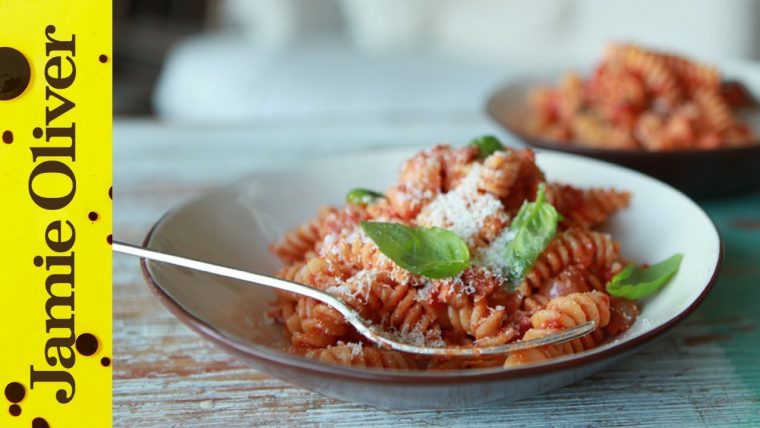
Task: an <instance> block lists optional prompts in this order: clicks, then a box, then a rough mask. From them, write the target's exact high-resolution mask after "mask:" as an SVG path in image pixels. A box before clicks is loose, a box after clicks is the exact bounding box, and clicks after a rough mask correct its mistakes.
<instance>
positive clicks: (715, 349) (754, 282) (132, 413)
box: [113, 113, 760, 427]
mask: <svg viewBox="0 0 760 428" xmlns="http://www.w3.org/2000/svg"><path fill="white" fill-rule="evenodd" d="M483 133H495V134H499V135H501V134H500V132H499V130H498V129H496V128H495V125H493V124H492V123H490V122H488V121H487V120H486V119H485V118H483V117H482V116H481V115H479V114H476V113H462V114H452V115H444V114H436V115H429V114H419V115H414V114H411V115H410V114H405V115H404V116H403V117H394V116H393V115H389V116H386V117H366V118H352V119H351V120H344V121H340V120H331V119H330V118H314V119H308V120H295V121H278V120H271V121H268V122H258V123H254V124H251V125H250V126H246V127H225V126H217V127H213V126H211V127H210V126H197V127H188V126H178V125H169V124H162V123H157V122H151V121H117V123H116V126H115V137H114V139H115V143H114V149H115V153H114V170H115V172H114V233H115V235H114V236H115V237H117V238H118V239H121V240H126V241H131V242H141V241H142V238H143V237H144V235H145V233H146V232H147V230H148V228H149V227H150V226H151V225H152V224H153V222H154V221H156V219H158V218H159V216H160V215H161V214H162V213H163V212H165V211H166V210H167V209H169V208H170V207H172V206H173V205H174V204H176V203H177V202H179V201H181V200H182V199H184V198H186V197H187V196H189V195H192V194H194V193H196V192H198V191H202V190H203V189H207V188H209V187H211V186H215V185H218V184H221V183H224V182H225V181H228V180H231V179H233V178H235V177H236V176H239V175H242V174H244V173H246V172H250V171H251V170H256V169H257V168H273V167H276V166H277V165H282V164H285V163H288V162H293V161H297V160H298V159H300V158H305V157H314V156H322V155H328V154H330V153H335V152H339V151H344V150H355V149H359V148H364V147H378V146H393V145H414V146H429V145H430V144H433V143H436V142H440V141H451V142H453V143H462V142H465V141H467V140H468V139H469V138H470V137H472V136H474V135H478V134H483ZM502 136H503V135H502ZM505 139H506V137H505ZM702 206H703V207H704V208H705V209H706V210H707V212H708V214H709V215H710V216H711V217H712V219H713V220H714V221H715V223H716V224H717V226H718V228H719V229H720V233H721V235H722V237H723V239H724V245H725V250H726V252H725V263H724V265H723V270H722V273H721V276H720V279H719V281H718V283H717V285H716V287H715V289H714V291H713V292H712V294H711V295H710V296H709V298H708V299H707V301H706V302H705V303H704V304H703V305H702V307H701V308H700V309H699V310H698V311H697V312H696V313H695V314H693V315H692V316H691V317H690V318H689V319H688V320H687V321H686V322H684V323H683V324H682V325H680V326H678V327H677V328H676V329H675V331H673V332H672V333H671V334H669V335H667V336H666V337H665V338H664V339H661V340H659V341H658V342H656V343H654V344H652V345H651V346H649V347H647V348H645V349H644V350H643V351H642V352H640V353H638V354H636V355H635V356H633V357H631V358H629V359H627V360H625V361H624V362H622V363H620V364H618V365H617V366H614V367H612V368H610V369H608V370H605V371H603V372H601V373H599V374H597V375H595V376H593V377H591V378H589V379H586V380H584V381H581V382H579V383H577V384H574V385H571V386H568V387H566V388H563V389H560V390H557V391H554V392H551V393H548V394H544V395H541V396H538V397H533V398H530V399H527V400H524V401H521V402H518V403H512V404H504V405H494V406H489V407H484V408H478V409H470V410H452V411H408V410H406V411H394V410H378V409H372V408H368V407H364V406H361V405H356V404H350V403H342V402H338V401H335V400H332V399H329V398H325V397H323V396H320V395H318V394H316V393H312V392H309V391H306V390H303V389H300V388H298V387H295V386H292V385H289V384H287V383H285V382H282V381H279V380H277V379H274V378H272V377H270V376H268V375H267V374H265V373H261V372H258V371H256V370H254V369H252V368H250V367H249V366H247V365H246V364H244V363H242V362H241V361H239V360H237V359H235V358H233V357H231V356H229V355H227V354H226V353H224V352H223V351H221V350H219V349H218V348H216V347H215V346H213V345H211V344H210V343H208V342H206V341H204V340H203V339H201V338H200V337H199V336H197V335H196V334H195V333H193V332H191V331H190V330H189V329H188V328H186V327H185V326H184V325H183V324H181V323H180V322H179V321H178V320H177V319H176V318H174V317H173V316H172V315H171V314H170V313H169V312H168V311H167V310H165V309H164V308H163V307H162V306H161V305H160V304H159V303H158V302H157V301H156V300H155V299H154V297H153V296H152V294H151V293H150V292H149V290H148V288H147V286H146V285H145V284H144V282H143V279H142V276H141V274H140V270H139V268H138V264H137V261H136V260H135V259H133V258H129V257H125V256H121V255H116V256H114V273H113V275H114V277H113V283H114V384H113V385H114V391H113V392H114V425H116V426H126V427H151V426H157V427H158V426H160V427H166V426H183V427H184V426H252V425H265V426H273V425H278V426H279V425H286V426H302V425H324V426H357V425H381V426H390V425H415V426H417V425H422V426H456V425H460V426H461V425H467V426H479V425H507V424H508V425H515V426H518V425H519V426H523V425H524V426H547V425H553V426H565V425H573V426H576V425H577V426H589V425H591V426H630V425H652V426H705V425H732V424H734V425H743V426H751V425H754V426H760V193H756V194H753V195H747V196H743V197H735V198H729V199H725V200H720V201H710V202H705V203H703V204H702Z"/></svg>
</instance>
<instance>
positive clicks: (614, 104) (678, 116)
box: [525, 44, 757, 151]
mask: <svg viewBox="0 0 760 428" xmlns="http://www.w3.org/2000/svg"><path fill="white" fill-rule="evenodd" d="M727 92H728V91H726V90H725V88H723V84H722V82H721V77H720V73H718V71H717V69H715V68H714V67H709V66H706V65H702V64H699V63H696V62H694V61H690V60H688V59H685V58H682V57H679V56H676V55H672V54H666V53H660V52H655V51H651V50H646V49H643V48H641V47H639V46H635V45H630V44H612V45H610V46H608V47H607V49H606V51H605V54H604V55H603V57H602V60H601V62H600V63H599V64H598V65H597V67H596V69H595V70H594V72H593V73H592V74H591V75H590V76H589V77H588V79H586V80H582V79H581V78H580V77H579V76H578V75H577V74H575V73H567V74H566V75H565V76H564V77H562V79H561V80H560V82H559V85H558V86H557V87H556V88H546V87H541V88H537V89H535V90H534V92H533V93H532V95H531V96H530V98H529V100H528V101H529V115H528V118H527V120H526V125H525V131H526V132H527V133H529V134H532V135H536V136H540V137H544V138H548V139H551V140H555V141H561V142H572V143H575V144H580V145H585V146H591V147H601V148H609V149H622V150H635V149H644V150H651V151H660V150H684V149H714V148H718V147H727V146H729V147H730V146H745V145H749V144H753V143H756V142H757V135H755V134H754V133H753V132H752V130H751V129H750V128H749V127H748V126H747V125H746V124H744V123H741V122H740V121H738V120H737V119H736V117H735V116H734V114H733V112H732V110H731V108H732V106H734V105H737V104H741V103H737V102H735V101H734V100H733V99H732V98H729V97H728V96H727V95H726V94H727ZM733 93H734V94H735V93H736V91H733ZM744 98H746V97H744Z"/></svg>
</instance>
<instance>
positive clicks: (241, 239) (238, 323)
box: [143, 149, 721, 409]
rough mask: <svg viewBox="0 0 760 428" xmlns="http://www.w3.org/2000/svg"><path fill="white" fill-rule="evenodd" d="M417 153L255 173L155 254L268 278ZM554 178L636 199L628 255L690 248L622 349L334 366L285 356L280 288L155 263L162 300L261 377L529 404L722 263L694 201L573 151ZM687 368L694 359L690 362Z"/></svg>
mask: <svg viewBox="0 0 760 428" xmlns="http://www.w3.org/2000/svg"><path fill="white" fill-rule="evenodd" d="M412 154H413V151H412V150H408V149H405V150H394V151H375V152H362V153H356V154H349V155H344V156H340V157H333V158H329V159H321V160H317V161H313V162H311V163H308V164H303V165H297V166H295V165H294V166H293V167H291V168H287V169H283V170H279V171H275V172H266V173H259V174H253V175H250V176H248V177H245V178H243V179H241V180H239V181H237V182H235V183H233V184H231V185H228V186H225V187H221V188H219V189H216V190H213V191H210V192H208V193H205V194H203V195H201V196H199V197H196V198H194V199H192V200H190V201H188V202H186V203H184V204H182V205H180V206H178V207H177V208H175V209H174V210H172V211H171V212H169V213H168V214H166V215H165V216H164V217H163V218H162V219H161V220H159V221H158V223H156V225H155V226H154V228H153V230H152V231H151V233H150V234H149V235H148V237H147V238H146V245H147V246H148V247H150V248H153V249H158V250H162V251H166V252H169V253H173V254H177V255H182V256H187V257H193V258H197V259H200V260H205V261H210V262H215V263H220V264H223V265H227V266H233V267H237V268H242V269H248V270H252V271H257V272H262V273H270V274H271V273H273V272H275V271H276V270H277V268H278V266H279V262H278V261H277V260H276V258H275V257H273V256H272V255H271V254H269V252H268V251H267V245H268V244H269V243H270V242H271V241H273V240H274V239H277V238H278V237H279V236H281V235H282V233H283V232H284V231H285V230H287V229H289V228H291V227H293V226H295V225H297V224H299V223H300V222H303V221H304V220H306V219H308V218H310V217H311V216H313V215H314V213H315V211H316V209H317V208H318V207H319V206H322V205H325V204H329V203H333V204H340V203H342V200H343V196H344V194H345V192H346V191H347V190H348V189H350V188H353V187H367V188H375V189H385V188H387V187H388V186H389V185H390V184H391V183H393V182H394V181H395V176H396V172H397V170H398V167H399V165H400V164H401V162H402V161H403V160H404V159H406V158H408V157H409V156H411V155H412ZM537 161H538V164H539V166H540V167H541V168H542V169H543V170H544V171H545V172H546V174H547V178H548V179H550V180H561V181H564V182H567V183H570V184H573V185H578V186H614V187H616V188H620V189H626V190H630V191H632V192H633V199H632V202H631V206H630V207H629V208H628V209H626V210H624V211H622V212H621V213H619V214H618V215H617V216H615V217H614V219H613V220H611V221H610V222H609V224H608V226H607V228H608V231H609V232H610V233H612V234H613V236H614V237H615V238H616V239H618V240H619V241H620V242H621V243H622V252H623V254H624V255H625V256H627V257H630V258H632V259H634V260H639V261H641V262H657V261H660V260H663V259H665V258H667V257H669V256H671V255H672V254H674V253H683V254H684V259H683V264H682V265H681V269H680V271H679V272H678V274H677V275H676V277H675V278H674V279H673V280H672V282H671V283H670V284H668V285H667V286H666V287H665V288H664V289H662V291H660V292H659V293H657V294H655V295H654V296H652V297H650V298H648V299H647V300H646V301H645V302H643V308H642V312H641V316H640V317H639V318H638V320H637V321H636V323H635V324H634V325H633V326H632V328H631V329H630V330H629V331H627V332H626V333H625V334H623V335H621V336H620V337H619V338H617V339H616V340H615V341H614V342H612V343H609V344H606V345H603V346H601V347H599V348H596V349H593V350H590V351H586V352H583V353H580V354H576V355H571V356H567V357H563V358H559V359H556V360H552V361H549V362H546V363H543V364H538V365H533V366H525V367H519V368H513V369H502V368H493V369H482V370H456V371H446V372H422V371H412V372H402V371H390V370H375V369H361V368H352V367H343V366H335V365H329V364H323V363H320V362H319V361H314V360H308V359H306V358H303V357H300V356H298V355H291V354H287V353H284V352H282V351H281V350H280V349H281V348H282V346H283V345H285V344H286V343H287V338H286V336H285V334H284V327H283V326H281V325H276V324H273V323H272V322H271V321H270V320H269V319H268V318H267V317H266V312H267V305H268V302H269V301H270V300H272V299H273V293H272V291H271V290H269V289H267V288H265V287H262V286H258V285H251V284H246V283H241V282H237V281H234V280H229V279H225V278H219V277H214V276H212V275H208V274H204V273H200V272H192V271H187V270H184V269H182V268H177V267H173V266H169V265H160V264H156V263H152V262H144V263H143V269H144V273H145V276H146V279H147V281H148V283H149V284H150V285H151V287H152V288H153V289H154V291H155V292H156V295H157V296H158V297H159V298H160V300H161V301H162V302H163V303H164V304H166V305H167V307H168V308H169V309H170V310H171V311H173V312H174V313H175V314H176V315H177V316H178V317H179V318H180V319H181V320H182V321H183V322H185V323H186V324H188V325H189V326H190V327H191V328H193V329H194V330H196V331H197V332H198V333H200V334H201V336H203V337H205V338H207V339H209V340H211V341H212V342H214V343H216V344H218V345H220V346H222V347H223V348H224V349H226V350H228V351H230V352H232V353H234V354H236V355H239V356H241V357H243V358H245V359H246V360H248V361H250V362H251V364H253V365H254V366H255V367H257V368H259V369H260V370H263V371H266V372H268V373H271V374H272V375H273V376H277V377H280V378H282V379H285V380H287V381H289V382H292V383H295V384H298V385H301V386H304V387H306V388H309V389H312V390H314V391H317V392H320V393H323V394H325V395H327V396H330V397H334V398H338V399H341V400H346V401H355V402H361V403H366V404H370V405H374V406H380V407H392V408H449V409H450V408H462V407H472V406H476V405H481V404H483V403H488V402H493V401H497V400H517V399H520V398H524V397H527V396H530V395H533V394H537V393H540V392H544V391H547V390H551V389H554V388H558V387H560V386H563V385H566V384H568V383H571V382H574V381H577V380H579V379H581V378H584V377H586V376H589V375H590V374H592V373H594V372H596V371H598V370H600V369H602V368H604V367H605V366H607V365H609V364H611V363H613V362H615V361H617V360H618V359H619V358H621V357H623V356H625V355H627V354H629V353H631V352H633V351H635V350H636V349H638V348H639V347H641V346H642V345H644V344H646V343H648V342H650V341H651V340H653V339H655V338H656V337H658V336H660V335H662V334H663V333H665V332H666V331H668V330H670V329H671V328H672V327H673V326H674V325H675V324H676V323H678V322H679V321H681V320H682V319H683V318H685V317H686V316H687V315H688V314H689V313H691V312H692V311H693V310H694V309H695V308H696V307H697V306H698V305H699V304H700V303H701V302H702V300H703V299H704V298H705V297H706V295H707V293H708V292H709V290H710V288H711V286H712V284H713V283H714V281H715V278H716V275H717V271H718V267H719V265H720V260H721V244H720V239H719V236H718V232H717V231H716V229H715V227H714V225H713V224H712V222H711V221H710V219H709V218H708V217H707V215H706V214H705V213H704V212H703V211H702V210H701V209H700V208H699V207H698V206H697V205H696V204H695V203H694V202H692V201H691V200H690V199H689V198H687V197H686V196H684V195H683V194H681V193H679V192H678V191H676V190H674V189H673V188H671V187H669V186H667V185H665V184H663V183H661V182H659V181H657V180H654V179H652V178H649V177H647V176H644V175H642V174H640V173H637V172H634V171H631V170H628V169H624V168H621V167H619V166H615V165H612V164H607V163H604V162H601V161H597V160H592V159H587V158H582V157H578V156H573V155H567V154H561V153H551V152H540V153H539V154H538V156H537ZM685 364H687V362H685Z"/></svg>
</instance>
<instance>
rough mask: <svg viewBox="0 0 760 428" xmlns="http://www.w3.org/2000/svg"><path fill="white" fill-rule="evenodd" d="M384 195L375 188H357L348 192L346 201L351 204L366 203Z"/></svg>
mask: <svg viewBox="0 0 760 428" xmlns="http://www.w3.org/2000/svg"><path fill="white" fill-rule="evenodd" d="M384 197H385V195H383V194H382V193H378V192H375V191H373V190H368V189H360V188H356V189H351V191H350V192H348V193H346V202H348V203H349V204H351V205H366V204H369V203H372V202H374V201H375V200H376V199H380V198H384Z"/></svg>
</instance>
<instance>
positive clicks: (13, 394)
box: [5, 382, 26, 403]
mask: <svg viewBox="0 0 760 428" xmlns="http://www.w3.org/2000/svg"><path fill="white" fill-rule="evenodd" d="M25 396H26V389H25V388H24V385H22V384H20V383H18V382H11V383H9V384H8V385H5V398H7V399H8V401H10V402H11V403H20V402H21V400H23V399H24V397H25Z"/></svg>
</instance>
